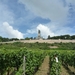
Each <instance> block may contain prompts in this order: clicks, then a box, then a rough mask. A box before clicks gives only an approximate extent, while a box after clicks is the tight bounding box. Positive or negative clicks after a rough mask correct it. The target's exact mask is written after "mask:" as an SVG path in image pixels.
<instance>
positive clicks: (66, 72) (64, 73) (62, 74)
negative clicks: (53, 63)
mask: <svg viewBox="0 0 75 75" xmlns="http://www.w3.org/2000/svg"><path fill="white" fill-rule="evenodd" d="M60 75H69V73H68V71H67V70H66V69H65V68H64V66H61V74H60Z"/></svg>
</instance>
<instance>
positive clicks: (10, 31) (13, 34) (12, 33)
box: [3, 22, 24, 39]
mask: <svg viewBox="0 0 75 75" xmlns="http://www.w3.org/2000/svg"><path fill="white" fill-rule="evenodd" d="M3 30H4V33H5V34H6V35H7V36H8V37H9V38H18V39H21V38H24V37H23V33H21V32H20V31H18V30H15V29H14V28H13V27H12V26H11V25H9V23H8V22H4V23H3Z"/></svg>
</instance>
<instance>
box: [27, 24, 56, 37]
mask: <svg viewBox="0 0 75 75" xmlns="http://www.w3.org/2000/svg"><path fill="white" fill-rule="evenodd" d="M38 30H40V31H41V37H44V38H47V37H48V35H50V36H54V35H55V34H54V33H53V32H52V31H51V30H50V28H49V27H48V26H45V25H43V24H39V25H38V26H36V27H35V28H32V29H30V30H29V29H28V30H27V35H30V34H37V35H38ZM35 37H37V36H35Z"/></svg>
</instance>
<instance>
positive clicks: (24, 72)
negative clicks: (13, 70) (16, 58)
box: [23, 56, 25, 75]
mask: <svg viewBox="0 0 75 75" xmlns="http://www.w3.org/2000/svg"><path fill="white" fill-rule="evenodd" d="M23 75H25V56H24V58H23Z"/></svg>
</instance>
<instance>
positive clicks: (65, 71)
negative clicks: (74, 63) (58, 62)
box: [61, 66, 75, 75]
mask: <svg viewBox="0 0 75 75" xmlns="http://www.w3.org/2000/svg"><path fill="white" fill-rule="evenodd" d="M74 72H75V69H74V68H73V67H70V66H69V68H66V67H65V66H61V75H75V73H74Z"/></svg>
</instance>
